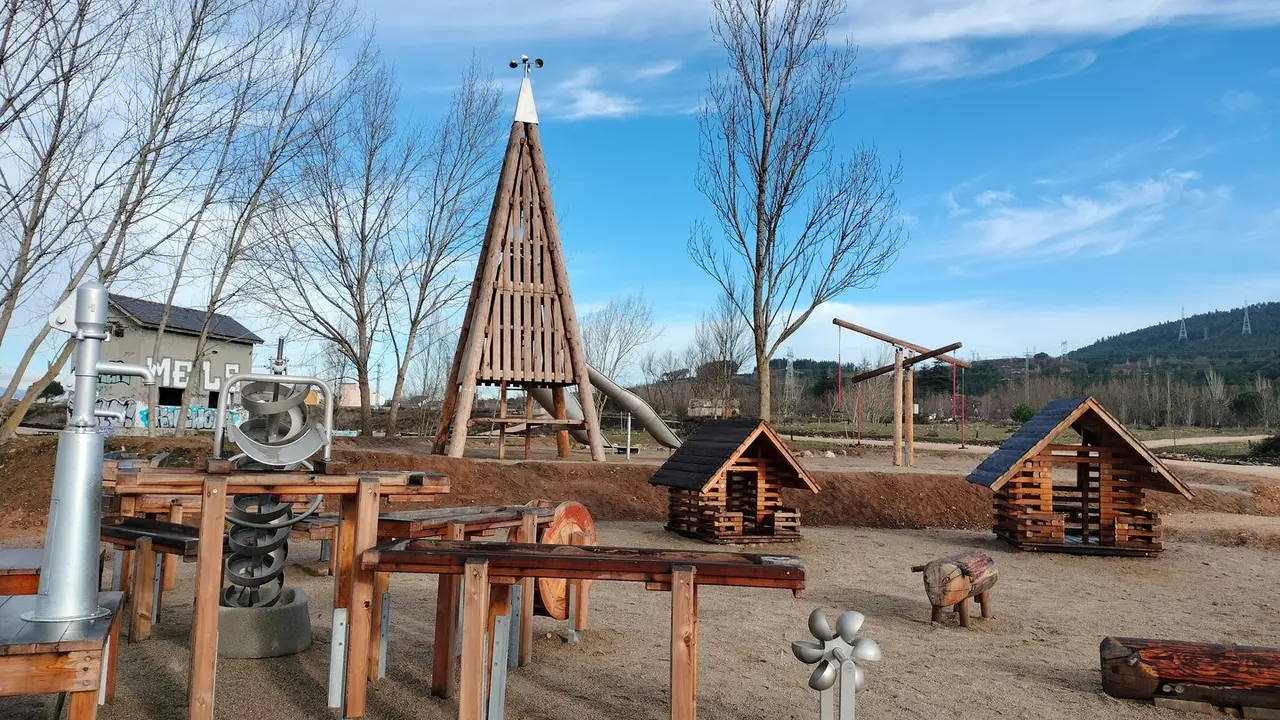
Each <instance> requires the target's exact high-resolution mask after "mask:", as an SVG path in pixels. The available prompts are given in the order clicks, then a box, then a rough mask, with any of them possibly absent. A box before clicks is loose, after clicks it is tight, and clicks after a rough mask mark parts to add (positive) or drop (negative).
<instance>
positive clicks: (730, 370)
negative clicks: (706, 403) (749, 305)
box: [688, 293, 751, 415]
mask: <svg viewBox="0 0 1280 720" xmlns="http://www.w3.org/2000/svg"><path fill="white" fill-rule="evenodd" d="M688 356H689V365H690V366H691V367H692V369H693V372H694V374H695V375H696V377H697V386H698V392H699V393H700V394H701V395H703V396H704V397H708V398H709V399H711V400H713V401H714V402H715V404H716V407H717V408H719V409H720V412H721V414H723V415H728V414H729V410H730V406H731V405H732V404H733V399H734V389H735V386H736V384H735V382H734V377H735V376H736V375H737V374H738V372H739V371H740V370H741V368H742V365H743V364H744V363H745V362H746V361H747V359H748V358H749V357H751V340H750V338H749V337H748V335H747V324H746V322H745V321H744V320H743V319H742V314H741V313H739V312H738V309H737V308H736V307H734V305H733V300H732V299H731V298H730V297H729V295H728V293H722V294H721V295H720V297H719V298H718V299H717V301H716V305H715V307H714V308H713V309H712V310H711V311H710V312H706V313H703V314H702V318H701V319H699V320H698V324H697V326H696V327H695V328H694V333H693V344H692V345H690V346H689V351H688Z"/></svg>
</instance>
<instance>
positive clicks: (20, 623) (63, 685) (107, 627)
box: [0, 592, 123, 720]
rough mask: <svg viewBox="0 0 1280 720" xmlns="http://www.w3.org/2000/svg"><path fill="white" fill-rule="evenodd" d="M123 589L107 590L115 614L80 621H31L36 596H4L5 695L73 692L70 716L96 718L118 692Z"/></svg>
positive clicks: (0, 660)
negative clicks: (25, 615)
mask: <svg viewBox="0 0 1280 720" xmlns="http://www.w3.org/2000/svg"><path fill="white" fill-rule="evenodd" d="M122 599H123V598H122V596H121V594H120V593H118V592H107V593H101V594H100V595H99V596H98V602H99V604H100V605H102V607H104V608H106V609H107V610H108V611H109V613H110V614H109V615H107V616H106V617H103V618H99V619H97V620H82V621H77V622H53V623H49V622H30V621H27V620H23V619H22V614H23V613H25V612H28V611H30V610H34V609H35V605H36V596H35V595H4V596H0V695H44V694H49V693H70V694H71V707H70V710H69V713H68V718H69V720H94V718H95V717H97V714H98V705H99V704H102V703H105V702H106V701H108V700H110V699H111V696H112V695H113V694H114V690H115V665H116V648H117V646H118V644H119V642H118V638H119V628H120V613H119V610H120V604H121V602H122Z"/></svg>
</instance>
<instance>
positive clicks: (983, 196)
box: [973, 190, 1015, 207]
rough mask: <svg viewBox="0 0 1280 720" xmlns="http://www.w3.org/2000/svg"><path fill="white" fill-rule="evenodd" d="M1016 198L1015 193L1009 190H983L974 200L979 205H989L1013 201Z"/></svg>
mask: <svg viewBox="0 0 1280 720" xmlns="http://www.w3.org/2000/svg"><path fill="white" fill-rule="evenodd" d="M1014 199H1015V198H1014V196H1013V193H1011V192H1009V191H1008V190H983V191H982V192H980V193H978V196H977V197H975V198H974V199H973V201H974V202H976V203H978V206H979V207H987V206H989V205H996V204H1004V203H1007V202H1012V201H1013V200H1014Z"/></svg>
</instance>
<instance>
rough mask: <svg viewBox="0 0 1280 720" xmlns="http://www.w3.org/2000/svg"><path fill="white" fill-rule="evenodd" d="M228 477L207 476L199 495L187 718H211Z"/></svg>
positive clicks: (195, 719) (208, 719)
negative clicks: (198, 540)
mask: <svg viewBox="0 0 1280 720" xmlns="http://www.w3.org/2000/svg"><path fill="white" fill-rule="evenodd" d="M226 511H227V479H226V478H225V477H206V478H205V479H204V488H203V491H202V492H201V495H200V545H199V550H198V552H197V555H196V599H195V609H194V611H193V618H192V621H191V667H190V668H188V677H189V678H190V684H189V685H188V688H187V705H188V712H189V713H190V720H213V686H214V672H215V671H214V668H215V667H216V665H217V662H218V601H219V597H220V596H221V594H222V533H223V529H224V525H225V520H226Z"/></svg>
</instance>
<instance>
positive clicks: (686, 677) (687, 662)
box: [671, 565, 698, 720]
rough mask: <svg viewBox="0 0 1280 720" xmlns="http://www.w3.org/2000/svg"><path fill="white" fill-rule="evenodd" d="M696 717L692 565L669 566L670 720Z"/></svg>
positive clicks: (695, 599) (695, 593) (695, 597)
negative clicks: (670, 567)
mask: <svg viewBox="0 0 1280 720" xmlns="http://www.w3.org/2000/svg"><path fill="white" fill-rule="evenodd" d="M697 717H698V587H697V585H695V584H694V568H693V566H691V565H679V566H676V567H674V568H672V569H671V720H695V718H697Z"/></svg>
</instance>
